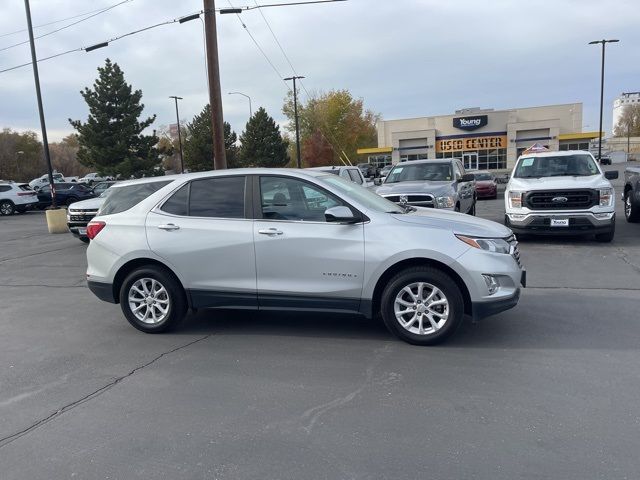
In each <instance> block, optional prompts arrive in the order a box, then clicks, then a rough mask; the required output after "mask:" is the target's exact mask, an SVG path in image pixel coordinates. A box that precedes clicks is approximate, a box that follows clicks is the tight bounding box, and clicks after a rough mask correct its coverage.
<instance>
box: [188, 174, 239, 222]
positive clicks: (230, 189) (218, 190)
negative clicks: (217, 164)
mask: <svg viewBox="0 0 640 480" xmlns="http://www.w3.org/2000/svg"><path fill="white" fill-rule="evenodd" d="M245 178H246V177H244V176H236V177H220V178H215V177H214V178H207V179H204V180H195V181H193V182H191V194H190V196H189V215H190V216H191V217H213V218H245V215H244V189H245Z"/></svg>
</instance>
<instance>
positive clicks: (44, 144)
mask: <svg viewBox="0 0 640 480" xmlns="http://www.w3.org/2000/svg"><path fill="white" fill-rule="evenodd" d="M24 7H25V10H26V12H27V29H28V30H29V44H30V46H31V63H32V65H33V79H34V81H35V83H36V98H37V100H38V113H39V114H40V128H41V129H42V147H43V149H44V159H45V161H46V162H47V173H48V174H49V185H50V187H51V206H52V207H53V208H56V207H57V204H56V188H55V185H54V183H53V168H52V167H51V156H50V155H49V140H48V139H47V126H46V124H45V121H44V110H43V108H42V93H41V92H40V76H39V75H38V59H37V58H36V44H35V41H34V39H33V26H32V24H31V8H30V7H29V0H24Z"/></svg>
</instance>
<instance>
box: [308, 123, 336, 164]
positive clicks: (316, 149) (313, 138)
mask: <svg viewBox="0 0 640 480" xmlns="http://www.w3.org/2000/svg"><path fill="white" fill-rule="evenodd" d="M301 150H302V164H303V165H304V166H305V167H323V166H325V165H332V164H333V161H334V158H333V148H332V147H331V144H330V143H329V142H328V141H327V139H326V138H324V135H322V132H320V130H316V131H315V132H314V133H312V134H311V135H309V136H308V137H307V138H305V139H304V141H303V142H302V148H301Z"/></svg>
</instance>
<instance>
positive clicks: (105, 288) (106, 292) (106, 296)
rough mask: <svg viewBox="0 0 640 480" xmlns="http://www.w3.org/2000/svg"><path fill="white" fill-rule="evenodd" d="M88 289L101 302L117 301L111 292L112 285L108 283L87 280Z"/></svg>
mask: <svg viewBox="0 0 640 480" xmlns="http://www.w3.org/2000/svg"><path fill="white" fill-rule="evenodd" d="M87 286H88V287H89V290H91V292H92V293H93V294H94V295H95V296H96V297H98V298H99V299H100V300H102V301H103V302H109V303H118V302H117V301H116V298H115V296H114V294H113V285H112V284H110V283H102V282H92V281H90V280H89V281H88V282H87Z"/></svg>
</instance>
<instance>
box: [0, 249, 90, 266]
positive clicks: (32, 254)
mask: <svg viewBox="0 0 640 480" xmlns="http://www.w3.org/2000/svg"><path fill="white" fill-rule="evenodd" d="M70 248H78V245H69V246H67V247H61V248H54V249H53V250H47V251H46V252H35V253H29V254H28V255H21V256H19V257H4V258H0V263H4V262H9V261H11V260H21V259H23V258H28V257H35V256H38V255H46V254H47V253H53V252H61V251H62V250H68V249H70Z"/></svg>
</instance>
